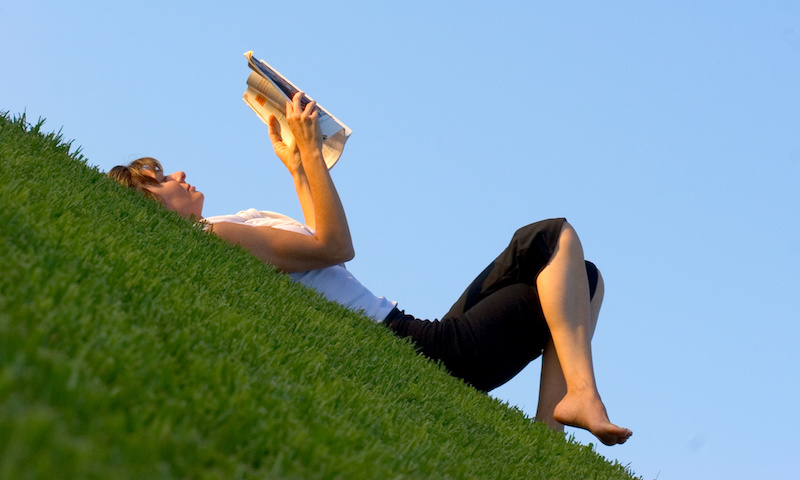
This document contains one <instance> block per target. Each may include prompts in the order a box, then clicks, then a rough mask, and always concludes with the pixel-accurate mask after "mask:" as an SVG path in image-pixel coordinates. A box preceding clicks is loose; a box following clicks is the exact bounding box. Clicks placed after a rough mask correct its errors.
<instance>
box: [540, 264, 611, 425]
mask: <svg viewBox="0 0 800 480" xmlns="http://www.w3.org/2000/svg"><path fill="white" fill-rule="evenodd" d="M604 293H605V285H604V284H603V276H602V275H600V272H597V286H596V289H595V292H594V295H593V296H592V300H591V301H590V302H589V309H590V330H591V336H594V330H595V327H596V326H597V319H598V317H599V316H600V307H601V305H602V304H603V294H604ZM566 394H567V383H566V381H565V380H564V374H563V372H562V371H561V363H559V361H558V355H557V354H556V348H555V346H554V345H553V340H552V339H550V340H549V341H548V342H547V346H546V347H545V349H544V353H543V354H542V376H541V380H540V381H539V405H538V407H537V409H536V421H537V422H542V423H544V424H546V425H547V426H548V427H550V428H552V429H553V430H556V431H558V432H563V431H564V424H563V423H560V422H558V421H556V419H555V418H553V412H554V411H555V409H556V405H558V403H559V402H561V400H562V399H563V398H564V396H565V395H566Z"/></svg>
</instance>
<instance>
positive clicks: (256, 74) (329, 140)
mask: <svg viewBox="0 0 800 480" xmlns="http://www.w3.org/2000/svg"><path fill="white" fill-rule="evenodd" d="M244 56H245V57H246V58H247V64H248V65H249V66H250V68H251V69H252V70H253V71H252V72H250V76H249V77H247V90H246V91H245V92H244V101H245V103H247V105H249V106H250V108H252V109H253V111H254V112H256V115H258V116H259V118H261V120H263V121H264V123H267V124H268V123H269V116H270V115H275V118H277V119H278V122H280V124H281V135H282V136H283V138H284V140H286V141H287V143H288V141H289V140H293V137H292V132H291V130H289V124H288V123H287V122H286V101H287V100H290V99H291V98H292V97H294V94H295V93H297V92H298V91H299V89H298V88H297V87H295V86H294V85H293V84H292V82H290V81H289V80H287V79H286V77H284V76H283V75H281V74H280V73H278V71H277V70H275V69H274V68H272V67H271V66H269V64H267V62H265V61H264V60H259V59H257V58H254V57H253V52H247V53H245V54H244ZM305 97H306V98H304V99H303V102H302V105H303V106H304V107H305V105H306V104H308V102H309V101H310V99H309V98H308V95H305ZM317 108H319V113H320V115H319V125H320V129H321V130H322V138H323V139H324V140H323V142H322V156H323V157H324V158H325V164H326V165H327V166H328V168H329V169H330V168H331V167H333V165H334V164H335V163H336V161H337V160H339V157H340V156H341V155H342V150H343V149H344V143H345V142H346V141H347V138H348V137H349V136H350V134H351V133H353V131H352V130H350V129H349V128H348V127H347V126H346V125H345V124H343V123H342V122H340V121H339V120H338V119H337V118H336V117H334V116H333V115H331V114H330V113H328V111H327V110H325V109H324V108H322V106H320V105H319V104H317Z"/></svg>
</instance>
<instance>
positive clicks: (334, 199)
mask: <svg viewBox="0 0 800 480" xmlns="http://www.w3.org/2000/svg"><path fill="white" fill-rule="evenodd" d="M302 95H303V94H302V93H298V94H297V95H295V96H294V98H293V99H292V101H291V102H287V103H286V119H287V121H288V123H289V128H290V129H291V130H292V134H293V135H294V138H295V143H296V148H297V151H298V152H299V156H300V162H299V163H300V166H299V167H300V168H297V165H295V167H294V168H290V172H292V177H293V178H295V186H296V187H297V185H298V183H299V184H300V190H299V191H298V197H300V202H301V204H302V205H303V210H304V214H306V213H305V211H306V210H309V213H310V214H311V215H312V218H313V222H314V225H313V232H314V234H313V235H304V234H301V233H295V232H289V231H286V230H280V229H276V228H272V227H251V226H249V225H241V224H235V223H217V224H215V225H214V229H213V230H214V233H216V234H217V235H219V236H220V237H222V238H224V239H226V240H228V241H229V242H231V243H234V244H238V245H241V246H242V247H244V248H245V249H247V250H249V251H250V252H251V253H253V254H254V255H255V256H256V257H258V258H260V259H261V260H263V261H265V262H267V263H270V264H272V265H274V266H275V267H277V268H278V269H279V270H281V271H284V272H287V273H290V272H301V271H308V270H315V269H319V268H324V267H329V266H331V265H336V264H339V263H342V262H345V261H347V260H350V259H352V258H353V256H354V255H355V252H354V249H353V242H352V239H351V237H350V228H349V226H348V224H347V217H346V216H345V213H344V207H343V206H342V202H341V199H340V198H339V194H338V193H337V191H336V187H335V186H334V184H333V180H332V179H331V176H330V173H329V172H328V168H327V167H326V165H325V161H324V159H323V157H322V132H320V128H319V110H318V109H317V108H316V107H317V105H316V103H315V102H309V104H308V105H306V108H305V109H304V108H302V107H301V106H300V99H301V98H302ZM270 138H271V139H272V142H273V145H276V147H275V150H276V153H278V155H279V156H281V153H280V152H279V150H280V149H281V148H282V147H285V148H286V149H287V150H288V149H289V146H287V145H285V144H283V141H282V139H280V133H279V131H277V130H276V129H274V127H271V128H270ZM281 144H283V145H281ZM284 153H285V151H284ZM281 160H283V161H284V163H287V159H286V158H284V157H281ZM288 163H290V164H293V163H292V162H288ZM287 167H288V165H287ZM296 174H297V175H298V176H297V177H296V176H295V175H296ZM306 215H308V214H306Z"/></svg>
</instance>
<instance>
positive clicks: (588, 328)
mask: <svg viewBox="0 0 800 480" xmlns="http://www.w3.org/2000/svg"><path fill="white" fill-rule="evenodd" d="M536 286H537V289H538V291H539V299H540V302H541V306H542V312H544V317H545V321H546V322H547V326H548V328H549V329H550V335H551V338H552V342H553V346H554V349H555V352H556V353H557V360H558V361H559V362H558V364H559V365H560V367H561V371H562V373H563V377H564V381H565V385H566V395H565V396H564V397H563V398H562V399H561V401H559V402H558V403H557V404H556V405H555V407H554V409H553V418H554V420H555V421H557V422H559V423H562V424H565V425H570V426H573V427H578V428H583V429H586V430H589V431H590V432H591V433H592V434H594V435H595V436H596V437H597V438H598V439H599V440H600V441H601V442H603V443H604V444H606V445H614V444H617V443H623V442H625V441H626V440H627V439H628V437H630V436H631V433H632V432H631V431H630V430H628V429H626V428H622V427H618V426H616V425H614V424H613V423H611V422H610V421H609V419H608V414H607V413H606V409H605V405H603V402H602V400H601V399H600V394H599V392H598V390H597V384H596V382H595V377H594V366H593V364H592V345H591V339H592V335H593V333H594V325H593V321H592V314H591V307H590V304H589V283H588V280H587V276H586V266H585V262H584V258H583V247H582V246H581V243H580V240H579V239H578V235H577V233H575V230H574V229H573V228H572V226H571V225H569V224H568V223H565V224H564V227H563V229H562V230H561V235H560V236H559V239H558V243H557V245H556V250H555V252H554V254H553V257H552V258H551V260H550V262H549V263H548V264H547V266H546V267H545V268H544V269H543V270H542V271H541V272H540V273H539V276H538V278H537V280H536ZM551 353H552V352H551ZM551 357H552V355H551ZM552 360H553V359H552V358H551V359H550V361H551V362H549V364H548V366H547V368H548V373H551V372H552V369H553V368H554V366H553V364H552ZM549 381H550V379H549V375H548V383H549ZM554 382H555V381H554Z"/></svg>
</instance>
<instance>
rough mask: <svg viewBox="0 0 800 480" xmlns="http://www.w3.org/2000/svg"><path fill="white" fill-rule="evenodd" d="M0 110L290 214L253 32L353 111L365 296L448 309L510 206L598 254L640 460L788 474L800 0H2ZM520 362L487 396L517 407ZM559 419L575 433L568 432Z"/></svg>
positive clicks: (527, 388)
mask: <svg viewBox="0 0 800 480" xmlns="http://www.w3.org/2000/svg"><path fill="white" fill-rule="evenodd" d="M0 31H3V33H4V34H3V37H4V40H3V46H2V48H0V65H2V70H3V75H0V110H8V111H10V112H11V113H21V112H23V111H25V112H27V115H28V116H29V118H31V119H33V120H35V119H36V118H38V117H44V118H46V119H47V123H46V126H47V127H48V128H49V129H50V130H58V129H59V128H62V127H63V134H64V135H65V137H67V138H71V139H75V145H76V146H77V145H80V146H82V148H83V150H82V151H83V153H84V155H85V156H86V157H88V159H89V163H91V164H93V165H97V166H98V167H99V168H100V169H102V170H108V169H110V168H111V167H112V166H114V165H116V164H120V163H125V162H128V161H130V160H133V159H135V158H137V157H139V156H144V155H149V156H154V157H157V158H159V159H161V160H162V161H163V163H164V164H165V166H166V168H167V169H168V170H175V169H180V170H184V171H186V172H187V176H188V181H189V182H190V183H192V184H193V185H196V186H197V188H198V189H200V190H202V191H203V192H205V194H206V209H205V213H206V214H208V215H213V214H222V213H232V212H235V211H238V210H241V209H244V208H248V207H256V208H259V209H264V210H275V211H280V212H283V213H286V214H288V215H293V216H298V217H299V216H300V209H299V205H298V204H297V201H296V199H295V197H294V193H293V190H292V185H291V181H290V178H289V176H288V174H287V173H286V172H285V171H283V167H282V166H281V164H280V162H279V161H278V160H277V159H276V158H275V157H274V156H273V154H272V152H271V146H270V144H269V139H268V136H267V130H266V126H265V125H263V124H262V123H261V122H260V121H259V120H258V119H257V118H256V117H255V115H254V114H253V113H252V112H251V111H250V109H249V108H248V107H247V106H246V105H245V104H244V102H243V101H242V100H241V96H242V93H243V92H244V89H245V79H246V77H247V74H248V69H247V66H246V62H245V59H244V57H243V56H242V54H243V53H244V52H245V51H247V50H254V51H255V54H256V55H257V56H259V57H262V58H265V59H266V60H267V61H268V62H270V63H271V64H272V65H273V66H275V67H276V68H277V69H279V70H280V71H282V72H283V73H284V74H286V75H287V76H288V77H289V78H290V79H292V81H294V82H295V83H296V84H298V86H300V87H301V88H303V89H304V90H305V91H307V92H309V94H310V95H311V96H313V97H314V98H315V99H316V100H318V101H319V102H320V103H322V104H323V105H324V106H325V107H326V108H327V109H328V110H330V111H331V112H332V113H334V115H336V116H337V117H339V118H340V119H341V120H342V121H344V122H345V123H347V124H348V126H350V127H351V128H352V129H353V131H354V133H353V135H352V137H351V138H350V140H349V141H348V144H347V147H346V148H345V152H344V156H343V158H342V160H341V161H340V162H339V163H338V164H337V166H336V167H335V169H334V170H333V175H334V179H335V181H336V182H337V185H338V188H339V191H340V194H341V196H342V198H343V201H344V203H345V207H346V209H347V213H348V218H349V221H350V224H351V229H352V232H353V235H354V238H355V242H356V250H357V257H356V259H355V260H354V261H353V262H351V263H350V265H349V268H350V269H351V270H352V271H354V272H355V273H356V275H357V276H358V277H359V278H360V279H361V280H362V282H364V283H365V284H366V285H368V286H369V287H370V288H371V289H372V290H373V291H374V292H375V293H378V294H381V295H385V296H387V297H390V298H392V299H394V300H397V301H399V302H400V305H401V307H402V308H404V309H405V310H407V311H408V312H409V313H413V314H415V315H417V316H420V317H429V318H434V317H438V316H440V315H441V314H443V313H444V312H445V311H446V310H447V309H448V308H449V306H450V304H451V303H452V302H453V301H455V299H456V298H457V297H458V295H459V294H460V293H461V290H462V289H463V288H464V287H465V286H466V284H467V283H468V282H469V281H470V280H471V279H472V277H473V276H474V275H476V274H477V273H478V272H480V271H481V270H482V269H483V267H484V266H485V264H487V263H488V262H489V261H490V260H491V259H492V258H493V257H494V256H495V255H496V254H497V253H498V252H499V251H500V250H501V249H502V248H503V247H504V246H505V244H506V242H507V241H508V239H509V237H510V235H511V234H512V233H513V231H514V230H515V229H516V228H517V227H519V226H521V225H523V224H525V223H528V222H531V221H535V220H538V219H542V218H548V217H553V216H565V217H567V218H568V219H569V220H570V222H571V223H572V224H573V225H574V226H575V228H576V229H577V231H578V232H579V234H580V235H581V238H582V240H583V243H584V249H585V251H586V255H587V257H588V258H590V259H592V260H593V261H594V262H595V263H597V265H598V266H599V267H600V269H601V270H602V271H603V274H604V277H605V279H606V286H607V291H606V302H605V304H604V307H603V311H602V313H601V318H600V324H599V327H598V331H597V334H596V337H595V343H594V353H595V366H596V370H597V376H598V383H599V386H600V390H601V393H602V395H603V398H604V400H605V402H606V405H607V407H608V410H609V414H610V416H611V418H612V420H613V421H615V422H616V423H619V424H621V425H624V426H627V427H630V428H631V429H633V430H634V436H633V437H632V438H631V440H630V441H629V442H628V443H627V444H625V445H623V446H617V447H613V448H606V447H604V446H600V447H598V448H597V450H598V452H600V453H601V454H602V455H604V456H606V457H607V458H609V459H612V460H618V461H619V462H621V463H622V464H625V465H630V467H631V468H632V469H633V470H634V472H636V473H637V474H638V475H641V476H642V477H644V478H646V479H655V478H658V479H659V480H673V479H681V480H686V479H708V478H726V479H753V478H790V477H795V476H797V467H796V462H795V461H792V460H791V459H793V458H794V457H795V456H796V452H795V450H796V438H797V429H798V427H799V426H800V415H798V413H797V405H799V404H800V386H798V384H797V383H798V382H797V381H796V380H797V373H796V372H797V369H798V366H800V365H798V360H797V358H796V356H795V355H794V353H793V352H794V351H795V350H796V348H795V343H796V341H797V338H798V337H800V327H798V323H797V322H798V319H799V317H800V315H798V311H797V298H798V295H797V290H798V287H800V280H798V271H800V260H799V259H800V229H798V214H797V211H798V205H800V193H798V192H799V191H800V188H798V187H799V186H800V136H798V132H800V88H798V85H800V4H798V3H796V2H791V1H764V0H760V1H733V2H721V1H705V2H702V3H701V2H687V1H679V2H654V1H646V2H620V1H609V2H573V1H566V2H539V1H527V2H523V1H519V2H509V1H502V0H500V1H492V2H488V1H487V2H475V1H457V2H456V1H442V2H437V3H435V4H434V3H432V2H426V1H416V0H411V1H405V2H397V3H396V4H382V2H367V1H362V2H347V1H345V2H315V1H311V2H294V3H291V4H279V3H277V2H252V1H240V0H230V1H227V2H166V1H163V0H159V1H141V2H127V3H124V4H117V2H101V1H96V0H95V1H84V2H73V4H70V5H68V4H66V3H65V2H41V1H28V2H11V1H10V0H0ZM538 369H539V363H538V362H535V363H533V364H532V365H531V366H530V367H529V368H528V369H526V370H525V371H524V372H523V373H522V374H521V375H520V376H518V377H517V378H515V379H514V380H512V381H511V382H510V383H509V384H507V385H505V386H503V387H501V388H500V389H498V390H496V391H495V392H493V393H492V394H493V395H495V396H497V397H498V398H501V399H504V400H507V401H508V402H509V403H511V404H513V405H516V406H519V407H520V408H521V409H523V410H524V411H525V412H527V413H529V414H531V415H533V412H534V411H535V407H536V395H537V389H538ZM570 432H571V433H574V434H575V437H576V439H577V440H578V441H580V442H582V443H589V442H591V441H592V438H591V436H589V435H587V434H584V433H582V432H578V431H572V430H570Z"/></svg>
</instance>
